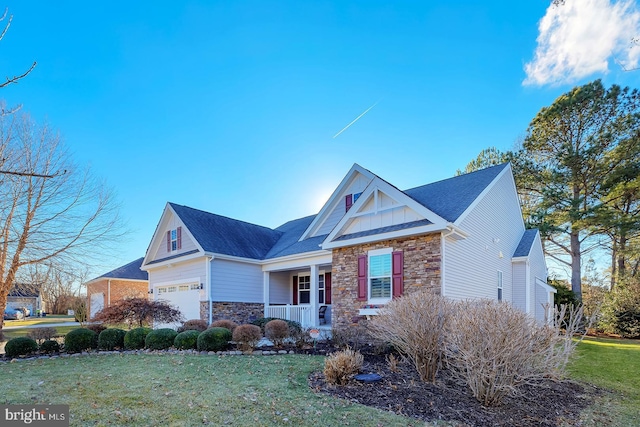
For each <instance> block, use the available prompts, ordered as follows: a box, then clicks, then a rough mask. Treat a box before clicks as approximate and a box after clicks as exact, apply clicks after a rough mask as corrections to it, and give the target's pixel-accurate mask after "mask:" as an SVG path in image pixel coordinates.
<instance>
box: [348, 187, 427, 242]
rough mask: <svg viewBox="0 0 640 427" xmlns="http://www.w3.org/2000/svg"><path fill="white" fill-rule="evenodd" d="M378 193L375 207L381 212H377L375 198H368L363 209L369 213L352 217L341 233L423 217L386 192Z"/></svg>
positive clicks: (355, 231)
mask: <svg viewBox="0 0 640 427" xmlns="http://www.w3.org/2000/svg"><path fill="white" fill-rule="evenodd" d="M378 194H379V195H378V198H377V201H378V206H377V208H378V209H379V210H380V211H381V212H378V209H376V206H375V201H376V200H375V198H374V199H371V200H369V201H368V202H367V204H366V205H365V206H364V211H369V212H371V213H370V214H369V215H363V216H359V217H357V218H356V219H354V220H353V222H352V223H351V224H350V225H349V227H348V228H347V229H346V230H345V231H344V233H343V234H351V233H357V232H360V231H369V230H375V229H377V228H382V227H388V226H391V225H398V224H405V223H408V222H413V221H419V220H422V219H424V217H423V216H421V215H418V214H417V213H416V212H415V211H414V210H412V209H410V208H409V207H407V206H404V205H400V204H398V202H396V201H395V200H393V199H392V198H391V197H389V196H387V195H386V194H383V193H382V192H379V193H378ZM385 208H386V209H385Z"/></svg>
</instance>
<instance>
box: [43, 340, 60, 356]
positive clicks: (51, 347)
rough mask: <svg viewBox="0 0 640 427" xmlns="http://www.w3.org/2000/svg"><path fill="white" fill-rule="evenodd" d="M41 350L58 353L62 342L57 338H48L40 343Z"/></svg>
mask: <svg viewBox="0 0 640 427" xmlns="http://www.w3.org/2000/svg"><path fill="white" fill-rule="evenodd" d="M40 351H41V352H43V353H48V354H51V353H57V352H59V351H60V344H58V341H55V340H46V341H43V342H42V344H40Z"/></svg>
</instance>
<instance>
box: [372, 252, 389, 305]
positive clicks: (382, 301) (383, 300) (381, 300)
mask: <svg viewBox="0 0 640 427" xmlns="http://www.w3.org/2000/svg"><path fill="white" fill-rule="evenodd" d="M392 253H393V248H381V249H371V250H369V251H367V304H369V305H384V304H386V303H388V302H389V301H391V299H392V298H393V259H391V254H392ZM380 255H389V261H390V263H391V271H389V297H388V298H384V297H383V298H371V257H374V256H380ZM382 277H386V276H382Z"/></svg>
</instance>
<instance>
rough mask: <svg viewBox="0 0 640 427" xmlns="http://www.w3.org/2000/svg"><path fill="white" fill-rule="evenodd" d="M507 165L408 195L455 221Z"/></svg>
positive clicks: (460, 177) (430, 186)
mask: <svg viewBox="0 0 640 427" xmlns="http://www.w3.org/2000/svg"><path fill="white" fill-rule="evenodd" d="M507 165H508V163H503V164H501V165H497V166H491V167H488V168H486V169H482V170H479V171H476V172H471V173H467V174H464V175H459V176H455V177H453V178H449V179H445V180H443V181H438V182H434V183H432V184H427V185H423V186H420V187H415V188H410V189H409V190H405V191H404V193H405V194H406V195H408V196H409V197H411V198H412V199H414V200H415V201H416V202H418V203H420V204H421V205H423V206H425V207H426V208H427V209H429V210H431V211H433V212H435V213H436V214H438V215H440V216H441V217H442V218H444V219H446V220H447V221H449V222H455V221H456V220H457V219H458V217H460V215H462V213H463V212H464V211H465V210H466V209H467V208H468V207H469V206H470V205H471V203H473V201H474V200H476V199H477V198H478V196H479V195H480V193H482V191H483V190H484V189H485V188H487V186H488V185H489V184H490V183H491V181H493V180H494V179H495V177H496V176H498V174H499V173H500V172H502V170H503V169H504V168H506V167H507Z"/></svg>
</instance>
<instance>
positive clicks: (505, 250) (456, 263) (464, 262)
mask: <svg viewBox="0 0 640 427" xmlns="http://www.w3.org/2000/svg"><path fill="white" fill-rule="evenodd" d="M457 225H458V226H459V227H460V228H461V229H462V230H464V231H465V232H466V233H468V237H467V238H465V239H462V240H457V241H453V240H450V239H444V241H445V243H444V246H445V248H444V249H445V250H444V258H445V262H444V286H443V291H444V295H445V296H447V297H450V298H453V299H466V298H489V299H497V297H498V291H497V288H498V271H502V274H503V291H502V299H503V300H504V301H511V299H512V294H513V292H512V283H513V281H512V276H513V271H512V263H511V257H512V255H513V253H514V252H515V249H516V248H517V247H518V243H519V242H520V239H521V237H522V234H523V233H524V223H523V220H522V214H521V211H520V205H519V202H518V197H517V194H516V188H515V183H514V181H513V178H512V177H511V174H509V173H503V174H502V175H500V176H499V177H498V178H497V181H496V182H494V183H493V186H492V187H491V188H490V189H488V191H487V192H486V193H485V194H484V195H483V197H482V199H480V200H479V202H478V203H477V204H476V205H475V206H474V207H473V208H472V210H471V211H470V212H469V213H468V214H467V216H466V217H464V218H463V220H462V221H461V223H460V224H457Z"/></svg>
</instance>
